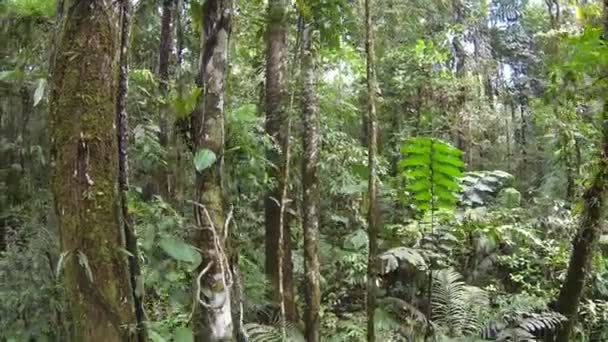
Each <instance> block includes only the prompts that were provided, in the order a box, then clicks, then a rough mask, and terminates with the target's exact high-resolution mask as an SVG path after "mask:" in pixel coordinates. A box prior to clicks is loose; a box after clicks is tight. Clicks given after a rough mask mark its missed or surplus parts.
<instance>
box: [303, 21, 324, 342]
mask: <svg viewBox="0 0 608 342" xmlns="http://www.w3.org/2000/svg"><path fill="white" fill-rule="evenodd" d="M303 19H304V27H303V29H302V37H301V44H302V51H301V56H300V59H301V77H302V79H301V82H302V84H301V86H302V94H301V111H302V122H303V125H304V130H303V132H302V142H303V150H304V155H303V158H302V190H303V196H302V201H303V203H302V206H303V211H304V215H303V221H302V226H303V228H304V273H305V278H306V284H305V299H306V309H305V312H304V315H305V317H304V323H305V324H306V333H305V335H306V341H307V342H318V341H319V329H320V326H321V320H320V315H319V314H320V309H321V288H320V280H321V274H320V264H319V179H318V177H317V162H318V160H319V114H318V110H317V102H316V101H317V100H316V96H315V68H314V57H313V48H312V46H313V45H312V31H313V24H312V18H310V17H309V15H303Z"/></svg>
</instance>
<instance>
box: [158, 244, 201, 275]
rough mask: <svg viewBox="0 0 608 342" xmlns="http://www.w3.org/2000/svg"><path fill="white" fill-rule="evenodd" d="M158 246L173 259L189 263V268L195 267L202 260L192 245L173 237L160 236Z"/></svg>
mask: <svg viewBox="0 0 608 342" xmlns="http://www.w3.org/2000/svg"><path fill="white" fill-rule="evenodd" d="M159 246H160V248H161V249H162V250H163V251H164V252H165V253H167V254H168V255H169V256H170V257H172V258H173V259H175V260H178V261H184V262H187V263H190V264H191V265H190V269H195V268H197V267H198V266H199V265H200V264H201V262H202V258H201V254H200V253H199V252H198V251H197V250H196V249H195V248H194V247H193V246H192V245H189V244H187V243H185V242H183V241H180V240H178V239H176V238H174V237H171V236H167V237H164V238H162V239H161V240H160V242H159Z"/></svg>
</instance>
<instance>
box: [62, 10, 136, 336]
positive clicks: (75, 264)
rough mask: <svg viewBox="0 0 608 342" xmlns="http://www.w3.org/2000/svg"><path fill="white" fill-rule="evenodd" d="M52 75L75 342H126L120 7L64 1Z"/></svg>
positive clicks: (130, 317)
mask: <svg viewBox="0 0 608 342" xmlns="http://www.w3.org/2000/svg"><path fill="white" fill-rule="evenodd" d="M66 9H67V10H68V12H67V13H66V17H65V22H64V24H63V30H62V34H61V38H60V40H59V46H58V49H57V55H56V60H55V64H54V67H55V68H54V70H53V79H52V88H51V98H50V119H51V135H52V143H53V154H54V163H55V169H54V174H53V179H52V189H53V193H54V196H55V207H56V212H57V216H58V219H59V224H60V234H61V247H62V252H64V253H67V255H68V256H67V258H66V260H65V263H64V267H63V270H64V282H65V286H66V291H67V294H68V297H69V300H70V310H71V315H72V319H73V340H75V341H125V340H132V339H133V337H132V336H131V333H130V332H129V331H128V329H127V328H128V327H129V326H130V325H132V324H134V323H135V318H134V313H133V304H132V294H131V293H132V292H131V290H130V288H131V284H130V281H129V274H128V269H127V267H126V256H125V254H124V253H123V252H122V251H121V248H122V246H123V239H122V236H121V230H120V226H119V222H118V216H117V204H118V201H119V197H118V194H117V189H116V179H117V172H118V167H117V158H118V157H117V147H116V127H115V124H114V116H115V112H114V111H115V100H116V86H117V82H116V77H117V67H118V51H119V50H118V49H119V42H120V40H119V37H120V36H119V35H120V32H119V29H120V26H119V13H120V12H119V3H118V2H115V1H111V0H90V1H76V2H69V3H67V4H66Z"/></svg>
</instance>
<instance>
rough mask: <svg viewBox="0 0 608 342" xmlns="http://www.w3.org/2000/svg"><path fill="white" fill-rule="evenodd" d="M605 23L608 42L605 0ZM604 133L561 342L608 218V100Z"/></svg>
mask: <svg viewBox="0 0 608 342" xmlns="http://www.w3.org/2000/svg"><path fill="white" fill-rule="evenodd" d="M604 19H605V23H604V25H605V27H604V28H605V31H604V39H605V40H608V0H604ZM602 131H603V134H602V142H601V144H600V146H601V152H600V160H599V169H598V172H597V174H596V175H595V176H594V178H593V181H592V183H591V185H590V186H589V187H588V188H587V190H586V191H585V193H584V195H583V211H582V213H581V222H580V228H579V231H578V233H577V234H576V237H575V238H574V241H573V246H572V254H571V256H570V263H569V265H568V273H567V274H566V280H565V281H564V285H563V286H562V289H561V291H560V293H559V298H558V301H557V311H559V312H561V313H562V314H564V315H565V316H566V317H567V318H568V321H567V322H566V323H565V324H564V325H563V326H562V328H561V329H560V331H559V332H558V334H557V341H558V342H567V341H569V340H570V334H571V332H572V328H573V326H574V321H575V320H576V316H577V313H578V306H579V302H580V299H581V296H582V294H583V290H584V288H585V280H586V277H587V275H588V274H589V273H591V270H590V268H591V260H592V258H593V251H594V248H595V245H596V244H597V241H598V239H599V236H600V234H601V232H602V225H603V220H604V217H605V216H606V207H607V205H606V202H608V100H605V103H604V110H603V113H602Z"/></svg>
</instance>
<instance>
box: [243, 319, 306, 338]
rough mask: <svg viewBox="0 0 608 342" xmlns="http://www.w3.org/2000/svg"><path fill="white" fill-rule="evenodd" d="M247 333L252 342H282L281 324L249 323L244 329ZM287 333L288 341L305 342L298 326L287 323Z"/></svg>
mask: <svg viewBox="0 0 608 342" xmlns="http://www.w3.org/2000/svg"><path fill="white" fill-rule="evenodd" d="M243 328H244V329H245V332H246V333H247V337H248V341H250V342H282V341H283V337H282V336H281V327H280V323H279V322H277V323H276V324H274V323H273V324H261V323H247V324H245V325H244V327H243ZM285 330H286V332H287V340H288V341H294V342H297V341H302V342H303V341H304V337H303V336H302V333H301V332H300V331H299V330H298V328H297V327H296V325H295V324H294V323H291V322H286V329H285Z"/></svg>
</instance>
